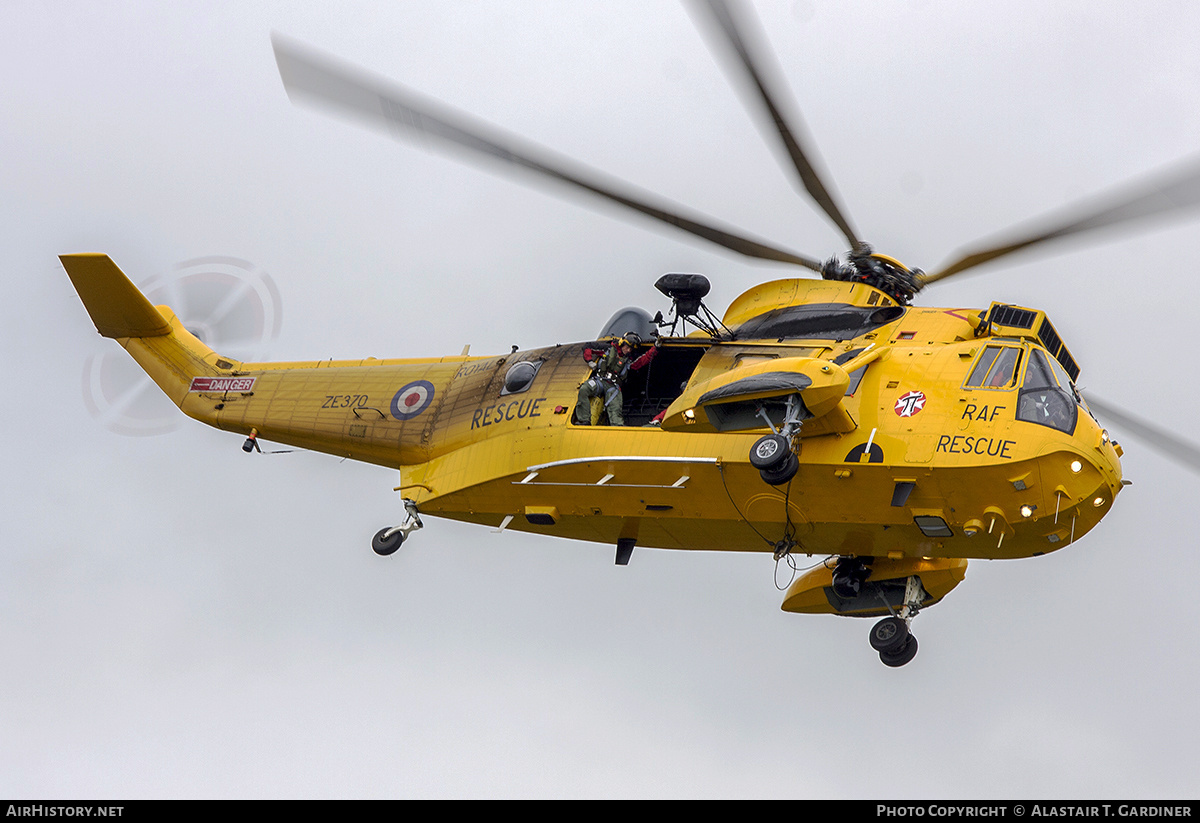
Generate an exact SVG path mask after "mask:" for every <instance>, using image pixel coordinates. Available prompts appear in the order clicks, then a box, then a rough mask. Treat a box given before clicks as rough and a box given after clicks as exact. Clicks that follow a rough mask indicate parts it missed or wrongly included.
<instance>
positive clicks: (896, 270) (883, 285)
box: [821, 243, 924, 306]
mask: <svg viewBox="0 0 1200 823" xmlns="http://www.w3.org/2000/svg"><path fill="white" fill-rule="evenodd" d="M923 273H924V272H922V271H921V270H920V269H910V268H908V267H907V266H905V265H904V264H903V263H901V262H900V261H899V260H897V259H895V258H894V257H888V256H887V255H885V254H876V253H875V252H873V251H871V247H870V246H868V245H867V244H866V243H862V244H861V245H859V246H858V247H857V248H855V249H853V250H851V251H850V252H848V253H847V254H846V259H845V260H844V261H843V260H839V259H838V258H836V257H831V258H829V259H828V260H826V261H825V262H824V263H823V264H822V265H821V277H823V278H824V279H826V280H842V281H845V282H849V283H866V284H867V285H868V286H874V287H875V288H877V289H879V290H880V291H882V292H884V293H885V294H887V295H888V296H890V297H891V298H893V299H894V300H895V301H896V302H897V303H899V304H900V305H902V306H907V305H909V304H910V303H911V302H912V299H913V296H914V295H915V294H916V293H917V292H919V291H920V290H921V275H922V274H923Z"/></svg>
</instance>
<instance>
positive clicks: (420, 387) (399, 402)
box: [392, 380, 433, 420]
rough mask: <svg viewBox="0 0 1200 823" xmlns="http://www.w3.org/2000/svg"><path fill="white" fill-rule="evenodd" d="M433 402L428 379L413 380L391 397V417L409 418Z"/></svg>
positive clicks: (431, 387) (430, 384)
mask: <svg viewBox="0 0 1200 823" xmlns="http://www.w3.org/2000/svg"><path fill="white" fill-rule="evenodd" d="M432 402H433V384H432V383H430V382H429V381H428V380H414V381H413V382H411V383H409V384H408V385H407V386H405V387H404V388H402V389H401V390H400V391H398V392H396V395H395V396H394V397H393V398H392V417H394V418H396V419H397V420H411V419H412V418H414V417H416V416H417V415H418V414H420V413H421V412H423V411H425V409H427V408H429V404H430V403H432Z"/></svg>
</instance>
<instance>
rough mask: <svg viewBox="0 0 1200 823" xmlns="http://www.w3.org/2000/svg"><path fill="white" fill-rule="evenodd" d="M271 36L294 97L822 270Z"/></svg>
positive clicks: (749, 252)
mask: <svg viewBox="0 0 1200 823" xmlns="http://www.w3.org/2000/svg"><path fill="white" fill-rule="evenodd" d="M271 41H272V44H273V45H274V47H275V61H276V63H277V64H278V65H279V76H280V77H281V78H282V79H283V85H284V88H286V89H287V92H288V96H289V97H290V98H292V100H293V102H299V101H305V102H310V103H314V104H324V105H326V106H328V107H330V108H333V109H335V110H337V111H339V112H342V113H343V114H348V115H351V116H354V117H357V118H359V119H361V120H364V121H366V123H368V124H369V125H371V126H374V127H376V128H382V129H383V130H385V131H386V132H387V133H388V134H390V135H391V136H392V137H395V138H400V137H403V136H416V137H418V138H420V137H429V138H436V139H437V140H440V141H442V143H443V145H448V146H456V147H458V148H460V149H467V150H468V151H470V152H472V153H474V154H475V155H476V156H483V157H489V158H491V159H493V160H499V161H500V162H502V163H507V164H509V165H511V166H516V167H519V168H523V169H526V170H528V171H533V172H536V173H537V174H539V175H541V176H542V177H543V178H550V179H553V180H557V181H559V182H561V183H566V184H568V185H570V186H572V187H574V188H576V189H583V190H585V191H588V192H591V193H592V194H595V195H598V196H600V197H602V198H604V199H605V200H608V201H610V202H613V203H619V204H620V205H622V206H625V207H626V208H630V209H633V210H634V211H638V212H641V213H642V214H645V215H647V216H649V217H653V218H654V219H656V220H659V221H661V222H663V223H667V224H669V225H671V226H674V227H675V228H677V229H681V230H683V231H685V232H688V233H689V234H693V235H695V236H697V237H701V238H703V239H705V240H708V241H710V242H712V243H716V244H717V245H719V246H723V247H725V248H727V249H730V250H732V251H736V252H739V253H741V254H744V255H746V256H748V257H754V258H758V259H762V260H775V261H778V262H780V263H792V264H794V265H797V266H804V267H805V268H809V269H812V270H813V271H820V270H821V263H820V261H818V260H814V259H812V258H809V257H805V256H803V255H800V254H796V253H794V252H791V251H787V250H784V249H779V248H776V247H774V246H771V245H768V244H767V243H765V242H763V241H759V240H755V239H752V238H750V237H748V236H746V235H745V234H741V233H738V232H737V231H735V230H733V229H728V228H723V227H721V226H720V225H719V224H717V223H715V221H711V220H710V219H709V218H702V217H698V216H689V215H687V214H685V213H684V211H683V209H682V207H679V206H676V205H675V204H672V203H669V202H665V203H662V205H658V204H655V203H654V202H653V201H654V199H655V198H654V196H653V195H650V194H647V193H645V192H642V191H639V190H638V189H636V188H634V187H633V186H630V185H629V184H627V183H623V182H621V181H619V180H617V179H616V178H614V177H611V176H609V175H605V174H603V173H602V172H599V171H596V170H594V169H590V168H588V167H586V166H583V165H582V164H579V163H575V162H574V161H572V160H570V159H568V158H566V157H563V156H562V155H558V154H555V153H553V152H551V151H550V150H549V149H546V148H543V147H541V146H537V145H535V144H533V143H530V142H527V141H522V140H521V139H520V138H517V137H514V136H512V135H509V134H506V133H505V132H503V131H501V130H500V129H498V128H496V127H495V126H491V125H488V124H486V123H484V122H482V121H480V120H477V119H475V118H472V117H470V116H469V115H466V114H462V113H461V112H456V111H454V110H452V109H450V108H448V107H446V106H444V105H442V104H439V103H436V102H434V101H433V100H430V99H428V98H424V97H422V96H420V95H418V94H417V93H415V92H413V91H410V90H409V89H406V88H404V87H403V86H401V85H399V84H397V83H394V82H391V81H388V80H385V79H383V78H381V77H378V76H375V75H370V74H368V73H367V72H365V71H364V70H362V69H359V68H357V67H354V66H350V65H348V64H345V63H342V62H340V61H336V60H334V59H333V58H331V57H328V56H327V55H323V54H318V53H317V52H315V51H314V50H312V49H311V48H309V47H306V46H302V45H300V44H298V43H295V42H294V41H290V40H288V39H286V38H283V37H281V36H279V35H277V34H274V35H272V37H271ZM660 202H662V201H660Z"/></svg>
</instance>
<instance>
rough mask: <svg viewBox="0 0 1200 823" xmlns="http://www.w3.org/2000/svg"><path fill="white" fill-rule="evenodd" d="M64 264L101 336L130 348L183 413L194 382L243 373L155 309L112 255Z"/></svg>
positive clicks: (67, 258)
mask: <svg viewBox="0 0 1200 823" xmlns="http://www.w3.org/2000/svg"><path fill="white" fill-rule="evenodd" d="M59 260H61V261H62V264H63V268H64V269H66V270H67V275H68V276H69V277H70V278H71V283H72V284H74V286H75V291H77V292H79V297H80V299H82V300H83V305H84V307H85V308H87V311H88V314H89V315H91V317H92V322H93V323H95V324H96V330H97V331H99V332H100V334H102V335H104V336H105V337H111V338H114V339H115V340H117V342H119V343H120V344H121V345H122V346H124V347H125V350H126V351H128V352H129V353H130V354H131V355H132V356H133V359H134V360H136V361H137V363H138V365H139V366H141V367H142V368H143V369H145V370H146V373H147V374H148V375H150V377H151V379H152V380H154V382H155V383H157V384H158V386H159V388H161V389H162V390H163V391H164V392H165V393H166V395H167V396H168V397H170V398H171V400H173V401H174V402H175V404H176V405H178V406H181V407H182V405H183V401H184V400H185V399H186V397H187V395H188V390H189V386H190V384H191V381H192V380H193V379H194V378H196V377H204V376H217V375H223V374H228V373H229V370H230V369H234V368H237V367H240V365H241V364H240V363H237V362H236V361H229V360H225V359H223V358H221V357H220V356H219V355H217V353H216V352H214V351H213V350H212V349H210V348H209V347H208V346H206V345H204V344H203V343H202V342H200V341H199V340H198V339H196V337H195V336H194V335H192V334H191V333H190V332H189V331H188V330H187V329H185V328H184V327H183V324H182V323H181V322H180V320H179V318H178V317H176V316H175V313H174V312H172V311H171V310H170V309H169V308H167V307H166V306H160V307H157V308H156V307H155V306H153V305H151V304H150V301H149V300H147V299H146V297H145V295H143V294H142V293H141V292H140V291H138V288H137V286H135V285H133V283H132V282H130V280H129V278H128V277H126V276H125V274H124V272H122V271H121V270H120V269H119V268H117V264H116V263H114V262H113V261H112V260H111V259H110V258H109V256H108V255H106V254H64V255H62V256H60V257H59ZM184 411H185V412H186V413H189V414H190V413H191V412H189V410H188V409H186V408H185V409H184Z"/></svg>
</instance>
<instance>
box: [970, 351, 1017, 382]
mask: <svg viewBox="0 0 1200 823" xmlns="http://www.w3.org/2000/svg"><path fill="white" fill-rule="evenodd" d="M1020 363H1021V350H1020V349H1019V348H1017V347H1016V346H988V347H987V348H986V349H984V350H983V354H981V355H980V356H979V360H978V361H977V362H976V363H975V368H973V369H972V370H971V376H970V377H968V378H967V383H966V387H967V388H968V389H1008V388H1012V386H1013V381H1014V378H1015V377H1016V374H1017V367H1018V366H1019V365H1020Z"/></svg>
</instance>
